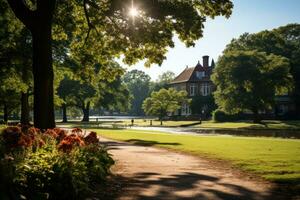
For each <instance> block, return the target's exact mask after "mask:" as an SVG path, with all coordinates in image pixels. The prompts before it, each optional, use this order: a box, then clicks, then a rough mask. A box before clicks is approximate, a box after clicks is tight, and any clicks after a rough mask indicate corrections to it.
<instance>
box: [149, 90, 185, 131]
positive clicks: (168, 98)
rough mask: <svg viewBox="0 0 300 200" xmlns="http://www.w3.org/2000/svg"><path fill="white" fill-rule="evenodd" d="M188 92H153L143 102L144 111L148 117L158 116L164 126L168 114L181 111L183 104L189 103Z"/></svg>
mask: <svg viewBox="0 0 300 200" xmlns="http://www.w3.org/2000/svg"><path fill="white" fill-rule="evenodd" d="M189 102H190V100H189V99H188V98H187V92H186V91H176V90H175V89H173V88H170V89H168V90H167V89H161V90H159V91H158V92H152V94H151V97H148V98H147V99H145V101H144V102H143V109H144V111H145V113H146V114H147V115H156V116H158V117H159V120H160V124H161V125H162V121H163V118H164V117H165V116H167V114H168V113H172V112H175V111H176V110H178V109H180V107H181V105H182V104H183V103H189Z"/></svg>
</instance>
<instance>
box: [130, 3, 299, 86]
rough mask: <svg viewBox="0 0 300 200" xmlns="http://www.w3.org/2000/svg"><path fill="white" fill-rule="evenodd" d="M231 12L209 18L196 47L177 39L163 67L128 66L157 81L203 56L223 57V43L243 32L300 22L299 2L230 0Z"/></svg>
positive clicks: (191, 64) (179, 70)
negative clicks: (228, 16) (228, 15)
mask: <svg viewBox="0 0 300 200" xmlns="http://www.w3.org/2000/svg"><path fill="white" fill-rule="evenodd" d="M233 3H234V9H233V13H232V15H231V17H230V18H229V19H226V18H224V17H217V18H215V19H214V20H211V19H208V20H207V22H206V23H205V28H204V37H203V38H201V39H200V40H199V41H197V42H196V45H195V47H191V48H186V47H185V45H184V44H183V43H181V42H180V41H179V40H178V39H177V38H174V40H175V47H174V48H172V49H170V50H169V52H168V53H167V55H166V56H167V59H166V60H165V61H164V62H163V64H162V66H160V67H159V66H157V65H152V66H151V67H150V68H145V67H144V65H143V62H140V63H138V64H136V65H134V66H130V67H128V70H132V69H139V70H142V71H144V72H146V73H147V74H148V75H150V76H151V78H152V80H156V79H157V77H158V75H159V74H161V73H163V72H165V71H168V70H170V71H173V72H175V74H179V73H180V72H181V71H182V70H183V69H184V68H185V66H187V65H188V66H189V67H193V66H195V65H196V64H197V62H198V60H200V61H201V63H202V56H203V55H209V56H210V60H211V58H214V59H215V61H216V60H217V59H218V57H219V56H220V55H221V54H222V51H223V50H224V48H225V46H226V44H228V43H229V42H230V41H231V39H232V38H237V37H238V36H239V35H241V34H242V33H245V32H249V33H255V32H259V31H261V30H266V29H273V28H276V27H278V26H283V25H286V24H288V23H300V0H233Z"/></svg>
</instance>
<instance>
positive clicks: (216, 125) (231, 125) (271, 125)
mask: <svg viewBox="0 0 300 200" xmlns="http://www.w3.org/2000/svg"><path fill="white" fill-rule="evenodd" d="M197 123H199V121H164V122H163V125H162V126H163V127H180V126H189V127H193V128H208V129H278V130H280V129H281V130H282V129H290V130H300V121H276V120H265V121H263V124H255V123H252V122H250V121H241V122H223V123H221V122H213V121H202V123H201V124H197ZM57 124H58V125H62V126H64V127H67V126H68V127H72V126H79V127H83V128H89V127H127V126H131V120H116V121H99V122H96V121H91V122H87V123H82V122H80V121H72V122H69V123H57ZM134 126H142V127H147V126H150V120H149V119H145V120H144V119H135V120H134ZM152 126H158V127H160V126H161V125H160V121H158V120H155V119H153V120H152Z"/></svg>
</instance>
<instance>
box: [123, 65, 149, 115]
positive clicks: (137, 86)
mask: <svg viewBox="0 0 300 200" xmlns="http://www.w3.org/2000/svg"><path fill="white" fill-rule="evenodd" d="M123 80H124V83H125V84H126V85H127V87H128V89H129V92H130V93H131V95H132V100H131V110H130V111H129V113H130V114H131V115H137V116H140V115H143V114H144V113H143V110H142V104H143V101H144V100H145V99H146V98H147V97H148V96H149V90H150V80H151V78H150V76H149V75H147V74H146V73H145V72H143V71H139V70H132V71H130V72H127V73H126V74H125V75H124V77H123Z"/></svg>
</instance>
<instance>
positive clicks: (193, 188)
mask: <svg viewBox="0 0 300 200" xmlns="http://www.w3.org/2000/svg"><path fill="white" fill-rule="evenodd" d="M204 173H205V172H204ZM204 173H203V174H202V173H201V174H200V173H192V172H181V173H176V174H172V175H169V176H161V174H159V173H154V172H144V173H136V174H133V175H132V176H130V177H123V176H115V177H113V178H112V179H111V183H113V184H111V185H110V188H109V189H110V190H111V188H114V187H117V189H118V190H114V192H109V193H108V194H106V195H110V196H105V199H106V200H113V199H119V198H120V197H121V198H124V197H125V199H135V200H165V199H167V200H177V199H178V200H179V199H180V200H207V199H214V200H256V199H264V200H271V199H272V200H288V199H297V198H298V196H297V193H293V192H292V193H291V192H290V190H289V189H288V188H282V187H281V186H280V185H278V186H275V187H274V188H272V189H270V191H269V192H268V193H260V192H259V191H255V188H254V189H249V188H246V187H243V186H240V185H235V184H228V183H223V182H222V180H221V179H220V178H218V177H215V176H208V175H205V174H204ZM114 184H115V186H114ZM298 194H299V191H298Z"/></svg>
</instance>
